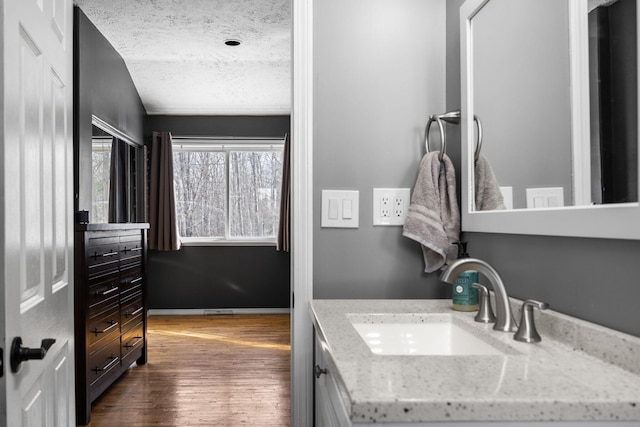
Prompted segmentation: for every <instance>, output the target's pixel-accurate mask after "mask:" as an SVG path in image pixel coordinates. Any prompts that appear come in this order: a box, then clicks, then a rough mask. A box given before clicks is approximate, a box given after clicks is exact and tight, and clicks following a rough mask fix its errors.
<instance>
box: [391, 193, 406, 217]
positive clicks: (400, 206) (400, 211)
mask: <svg viewBox="0 0 640 427" xmlns="http://www.w3.org/2000/svg"><path fill="white" fill-rule="evenodd" d="M404 216H405V213H404V198H403V197H402V196H395V197H394V198H393V217H394V218H404Z"/></svg>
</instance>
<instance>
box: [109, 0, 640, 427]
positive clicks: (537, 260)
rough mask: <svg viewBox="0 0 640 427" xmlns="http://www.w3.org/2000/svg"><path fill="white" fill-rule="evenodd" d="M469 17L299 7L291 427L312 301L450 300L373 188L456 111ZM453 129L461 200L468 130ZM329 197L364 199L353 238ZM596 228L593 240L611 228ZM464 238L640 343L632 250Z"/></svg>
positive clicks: (538, 238) (387, 5)
mask: <svg viewBox="0 0 640 427" xmlns="http://www.w3.org/2000/svg"><path fill="white" fill-rule="evenodd" d="M463 3H464V1H462V0H447V1H445V0H402V1H394V2H387V1H384V0H374V1H370V0H369V1H365V0H349V1H348V2H345V1H339V0H322V1H316V2H313V3H312V2H306V1H302V0H293V2H292V5H293V8H292V9H293V38H294V45H293V58H294V59H293V66H294V72H293V73H292V75H293V108H292V112H291V113H292V115H291V131H292V135H293V139H294V141H297V142H298V144H297V145H294V148H293V158H292V159H293V165H294V175H293V179H294V186H293V212H294V214H293V215H294V216H293V242H292V243H293V251H292V259H291V291H292V292H293V295H294V296H295V298H292V299H291V301H292V307H293V310H292V320H293V321H292V324H293V329H292V347H293V349H292V361H293V368H292V369H293V370H292V383H293V389H294V390H296V393H292V396H293V401H292V409H293V410H292V425H299V426H306V425H311V421H310V420H311V417H312V412H313V402H312V387H313V385H312V381H313V378H312V375H311V371H310V369H308V367H310V366H313V357H312V356H313V355H312V351H311V349H312V346H313V342H312V333H313V331H312V327H311V319H310V315H309V311H308V304H309V302H310V301H311V300H312V299H349V300H355V299H378V300H379V299H411V300H419V299H434V298H449V297H450V295H451V291H450V288H449V287H448V286H445V285H444V284H443V283H442V282H441V281H440V279H439V274H434V273H431V274H426V273H424V272H423V270H424V264H423V259H422V254H421V251H420V247H419V245H417V244H416V243H415V242H413V241H411V240H409V239H407V238H405V237H403V236H402V233H401V228H399V227H375V226H373V225H372V221H371V216H372V210H371V206H372V204H373V196H372V190H373V188H380V187H382V188H389V187H391V188H412V187H413V184H414V183H415V179H416V174H417V169H418V165H419V161H420V159H421V157H422V155H423V154H424V141H423V136H424V135H423V133H424V127H425V124H426V121H427V118H428V117H429V116H430V115H431V114H436V113H443V112H445V111H451V110H457V109H459V108H460V107H461V98H462V88H461V83H460V82H461V73H462V70H461V61H460V53H461V51H460V42H461V36H460V7H461V6H462V5H463ZM116 114H117V113H116ZM121 114H122V116H124V115H125V112H121ZM135 114H139V112H137V113H135ZM122 116H121V117H122ZM135 120H142V119H141V118H140V117H137V118H136V119H134V123H133V125H134V126H138V125H139V122H138V123H135ZM446 129H447V139H448V141H449V145H448V146H447V155H448V156H449V157H450V158H451V159H452V161H453V163H454V164H455V165H456V168H457V174H458V191H459V194H460V193H461V192H462V188H461V185H460V182H461V179H460V171H459V169H460V167H461V157H462V156H461V146H460V143H459V141H460V140H461V130H460V128H459V127H456V126H450V125H447V128H446ZM486 143H487V144H489V143H490V142H486ZM326 189H332V190H357V191H359V196H360V199H359V203H360V218H359V219H360V225H359V227H358V228H357V229H332V228H323V227H321V224H320V206H321V191H322V190H326ZM593 227H594V230H595V231H594V233H593V236H596V235H598V234H601V230H603V229H605V230H606V228H607V227H608V224H607V223H604V222H603V223H597V224H594V225H593ZM463 238H464V239H465V240H467V241H468V242H469V252H470V253H471V255H472V256H473V257H476V258H480V259H483V260H486V261H487V262H489V263H491V265H493V266H494V267H495V268H497V269H498V270H499V271H500V273H501V275H502V278H503V279H504V283H505V286H506V288H507V290H508V292H509V294H510V295H511V296H513V297H516V298H519V299H528V298H533V299H537V300H540V301H544V302H547V303H548V304H549V305H550V307H551V308H552V309H553V310H555V311H558V312H560V313H564V314H567V315H569V316H573V317H575V318H578V319H584V320H587V321H589V322H593V323H595V324H598V325H602V326H605V327H607V328H611V329H614V330H617V331H621V332H623V333H626V334H630V335H633V336H636V337H640V322H639V321H638V320H639V319H638V310H637V309H636V301H637V300H638V299H640V286H638V285H640V283H639V280H638V278H637V273H636V268H635V261H636V259H637V256H636V254H637V253H638V252H639V251H640V242H638V239H637V238H635V239H626V238H616V239H612V238H603V237H597V238H596V237H589V236H588V235H587V236H584V237H569V236H562V235H555V236H547V235H544V234H540V235H524V234H517V233H513V234H503V233H496V232H482V231H481V230H479V231H475V232H465V233H464V235H463ZM285 264H286V262H285ZM286 267H288V265H285V268H286ZM278 303H280V300H279V301H278Z"/></svg>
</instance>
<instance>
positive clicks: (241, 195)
mask: <svg viewBox="0 0 640 427" xmlns="http://www.w3.org/2000/svg"><path fill="white" fill-rule="evenodd" d="M229 165H230V168H231V170H230V171H229V178H230V179H229V181H230V182H229V204H230V209H229V217H230V218H229V235H230V236H231V237H261V238H263V237H275V236H276V233H277V232H278V218H279V215H280V181H281V176H282V172H281V171H282V153H281V152H274V151H232V152H231V153H229Z"/></svg>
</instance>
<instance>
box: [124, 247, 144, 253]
mask: <svg viewBox="0 0 640 427" xmlns="http://www.w3.org/2000/svg"><path fill="white" fill-rule="evenodd" d="M141 250H142V248H141V247H137V248H131V249H127V247H126V246H125V247H124V250H123V251H122V252H124V253H125V254H126V253H127V252H140V251H141Z"/></svg>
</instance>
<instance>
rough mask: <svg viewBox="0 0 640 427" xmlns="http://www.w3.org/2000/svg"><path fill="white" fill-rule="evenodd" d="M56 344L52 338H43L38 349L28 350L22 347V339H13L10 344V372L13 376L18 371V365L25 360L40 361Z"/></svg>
mask: <svg viewBox="0 0 640 427" xmlns="http://www.w3.org/2000/svg"><path fill="white" fill-rule="evenodd" d="M54 342H56V340H54V339H53V338H45V339H43V340H42V343H41V344H40V348H29V347H23V346H22V338H20V337H15V338H14V339H13V342H12V343H11V372H13V373H14V374H15V373H16V372H18V369H20V364H21V363H22V362H26V361H27V360H42V359H44V357H45V356H46V355H47V351H48V350H49V349H50V348H51V346H52V345H53V343H54Z"/></svg>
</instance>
